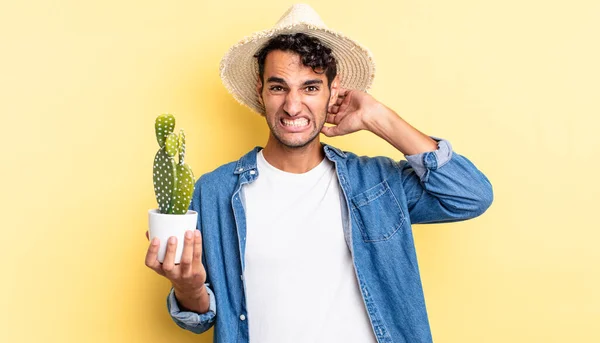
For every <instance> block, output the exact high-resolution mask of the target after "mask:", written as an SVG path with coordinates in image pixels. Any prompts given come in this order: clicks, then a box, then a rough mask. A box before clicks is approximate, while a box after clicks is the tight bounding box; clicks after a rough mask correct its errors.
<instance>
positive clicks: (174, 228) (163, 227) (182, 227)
mask: <svg viewBox="0 0 600 343" xmlns="http://www.w3.org/2000/svg"><path fill="white" fill-rule="evenodd" d="M196 223H198V212H196V211H187V213H186V214H162V213H160V212H159V210H157V209H154V210H150V211H148V235H149V236H150V241H152V239H153V238H154V237H158V239H159V240H160V247H159V248H158V261H159V262H160V263H162V262H163V261H164V259H165V253H166V252H167V240H168V239H169V237H171V236H175V237H177V251H176V253H175V263H179V262H180V261H181V253H182V252H183V239H184V235H185V232H186V231H187V230H192V231H193V230H196Z"/></svg>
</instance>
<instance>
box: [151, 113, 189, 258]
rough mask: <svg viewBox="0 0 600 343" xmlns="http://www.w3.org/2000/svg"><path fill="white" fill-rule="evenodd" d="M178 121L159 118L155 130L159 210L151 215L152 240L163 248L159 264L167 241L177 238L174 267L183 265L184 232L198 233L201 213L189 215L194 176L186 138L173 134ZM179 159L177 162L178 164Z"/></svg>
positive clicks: (162, 115) (155, 179)
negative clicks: (176, 264)
mask: <svg viewBox="0 0 600 343" xmlns="http://www.w3.org/2000/svg"><path fill="white" fill-rule="evenodd" d="M174 128H175V117H174V116H173V115H172V114H161V115H159V116H158V117H157V118H156V121H155V123H154V129H155V132H156V140H157V141H158V145H159V147H160V148H159V149H158V152H157V153H156V156H155V157H154V168H153V169H154V170H153V179H154V193H155V195H156V201H157V202H158V209H153V210H150V211H149V212H148V217H149V227H148V228H149V230H148V234H149V236H150V240H152V239H153V238H154V237H158V238H159V240H160V247H159V250H158V261H159V262H161V263H162V262H163V261H164V258H165V253H166V248H167V240H168V239H169V237H171V236H175V237H177V252H176V256H175V263H179V262H180V261H181V253H182V252H183V238H184V234H185V231H187V230H195V229H196V223H197V220H198V213H197V212H195V211H189V210H188V208H189V206H190V202H191V201H192V195H193V193H194V174H193V173H192V169H191V168H190V166H189V165H187V164H185V161H184V159H185V134H184V132H183V130H180V131H179V134H175V133H173V130H174ZM176 157H177V159H178V160H177V161H175V159H176Z"/></svg>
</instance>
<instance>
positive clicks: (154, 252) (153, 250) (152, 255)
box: [146, 237, 165, 275]
mask: <svg viewBox="0 0 600 343" xmlns="http://www.w3.org/2000/svg"><path fill="white" fill-rule="evenodd" d="M159 246H160V241H159V239H158V238H157V237H154V239H153V240H152V242H150V246H149V247H148V252H147V253H146V267H148V268H150V269H152V270H154V271H155V272H157V273H158V274H160V275H165V273H164V272H163V270H162V267H161V265H160V262H158V259H157V256H158V248H159Z"/></svg>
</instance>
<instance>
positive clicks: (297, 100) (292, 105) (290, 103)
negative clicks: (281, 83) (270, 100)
mask: <svg viewBox="0 0 600 343" xmlns="http://www.w3.org/2000/svg"><path fill="white" fill-rule="evenodd" d="M283 110H284V111H285V112H286V113H287V114H289V115H290V116H292V117H293V116H296V115H298V114H299V113H300V112H301V111H302V98H301V97H300V95H299V94H298V93H297V92H294V91H290V92H288V94H287V95H286V97H285V103H284V104H283Z"/></svg>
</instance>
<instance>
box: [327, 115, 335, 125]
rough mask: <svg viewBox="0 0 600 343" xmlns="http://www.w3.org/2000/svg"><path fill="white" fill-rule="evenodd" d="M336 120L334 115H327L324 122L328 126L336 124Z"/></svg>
mask: <svg viewBox="0 0 600 343" xmlns="http://www.w3.org/2000/svg"><path fill="white" fill-rule="evenodd" d="M336 120H337V118H336V115H335V114H334V113H327V117H325V122H327V123H329V124H337V122H336Z"/></svg>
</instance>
